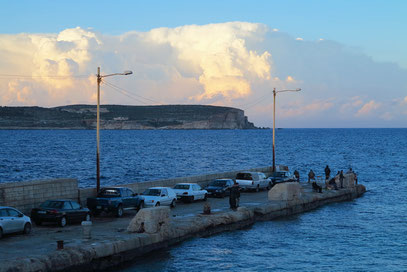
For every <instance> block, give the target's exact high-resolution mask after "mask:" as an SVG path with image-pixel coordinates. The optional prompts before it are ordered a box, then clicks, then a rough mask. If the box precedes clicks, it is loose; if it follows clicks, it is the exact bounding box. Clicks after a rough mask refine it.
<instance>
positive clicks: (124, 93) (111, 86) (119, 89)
mask: <svg viewBox="0 0 407 272" xmlns="http://www.w3.org/2000/svg"><path fill="white" fill-rule="evenodd" d="M102 82H103V83H104V84H105V85H106V86H108V87H110V88H111V89H112V90H113V91H116V92H119V93H121V94H123V95H125V96H127V97H129V98H131V99H133V100H135V101H137V102H139V103H141V104H144V105H148V104H150V103H147V102H145V101H143V100H141V99H139V98H137V97H136V96H135V95H133V94H131V93H129V92H127V91H126V90H124V89H121V88H118V87H116V86H115V85H113V84H111V83H109V82H106V81H105V80H102Z"/></svg>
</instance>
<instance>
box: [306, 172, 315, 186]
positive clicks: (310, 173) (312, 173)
mask: <svg viewBox="0 0 407 272" xmlns="http://www.w3.org/2000/svg"><path fill="white" fill-rule="evenodd" d="M311 179H312V180H315V173H314V171H312V169H311V170H310V171H309V173H308V183H309V182H310V181H311Z"/></svg>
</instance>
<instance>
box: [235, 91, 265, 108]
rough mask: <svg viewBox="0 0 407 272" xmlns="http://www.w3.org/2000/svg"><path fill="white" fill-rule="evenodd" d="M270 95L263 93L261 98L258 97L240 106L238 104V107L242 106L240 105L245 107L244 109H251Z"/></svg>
mask: <svg viewBox="0 0 407 272" xmlns="http://www.w3.org/2000/svg"><path fill="white" fill-rule="evenodd" d="M268 96H270V94H265V95H263V96H262V97H260V98H258V99H256V100H253V101H252V102H249V103H246V104H241V105H238V106H236V107H239V108H240V107H243V109H244V110H248V109H250V108H252V107H254V106H256V105H257V104H259V103H261V102H263V101H265V99H264V98H266V97H268Z"/></svg>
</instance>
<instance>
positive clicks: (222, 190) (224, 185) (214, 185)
mask: <svg viewBox="0 0 407 272" xmlns="http://www.w3.org/2000/svg"><path fill="white" fill-rule="evenodd" d="M233 183H234V182H233V180H232V179H215V180H213V181H211V182H210V183H209V184H208V186H207V187H206V188H205V190H207V191H208V195H209V196H217V197H225V196H226V195H229V194H230V188H231V187H232V186H233Z"/></svg>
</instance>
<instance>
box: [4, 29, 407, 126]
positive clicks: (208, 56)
mask: <svg viewBox="0 0 407 272" xmlns="http://www.w3.org/2000/svg"><path fill="white" fill-rule="evenodd" d="M298 40H302V38H298V39H296V38H295V37H292V36H290V35H289V34H287V33H284V32H281V31H279V30H278V29H275V28H272V27H268V26H266V25H263V24H256V23H246V22H229V23H221V24H208V25H200V26H198V25H186V26H180V27H176V28H157V29H152V30H150V31H147V32H139V31H131V32H127V33H124V34H122V35H117V36H112V35H105V34H103V33H99V32H97V31H94V30H91V29H83V28H80V27H77V28H72V29H65V30H62V31H61V32H60V33H44V34H24V33H23V34H15V35H9V34H7V35H6V34H0V59H1V60H2V61H1V62H0V104H2V105H39V106H56V105H64V104H72V103H95V93H96V80H95V76H94V74H95V73H96V68H97V67H98V66H100V67H101V69H102V73H103V74H109V73H115V72H121V71H123V70H132V71H133V73H134V74H133V75H132V76H128V77H111V78H106V79H105V80H106V82H108V83H111V84H115V85H118V86H120V87H122V88H124V89H125V90H128V91H129V94H130V96H128V95H127V96H125V95H123V94H122V93H121V92H119V91H118V90H117V89H114V88H110V87H111V86H110V87H109V85H107V84H105V85H102V103H117V104H154V103H155V104H157V103H163V104H174V103H177V104H178V103H203V104H214V105H226V106H236V107H240V108H243V109H247V110H248V113H249V116H254V117H253V118H254V119H253V118H252V117H250V119H251V120H253V121H255V122H256V124H259V125H262V126H270V125H272V123H271V115H270V114H263V113H264V112H268V111H269V110H270V108H271V106H272V104H271V103H272V96H271V95H270V93H271V90H272V89H273V88H276V89H277V90H283V89H296V88H302V91H301V92H300V93H295V94H290V95H288V94H286V93H282V94H279V96H278V105H277V109H278V111H279V113H280V116H281V117H283V118H285V119H286V120H287V126H290V124H295V119H298V118H302V119H303V120H305V119H306V118H309V119H310V120H318V122H320V121H321V120H325V121H326V123H327V124H328V123H332V120H334V121H335V120H336V121H341V122H353V121H354V120H355V119H363V120H366V118H369V116H372V118H373V117H383V118H382V120H383V122H385V121H392V122H393V121H394V122H396V121H397V122H399V123H400V122H401V124H406V121H404V119H400V118H398V117H397V116H400V113H404V112H405V105H406V104H407V97H406V96H405V93H406V91H407V90H406V86H407V71H406V70H403V69H401V68H400V67H398V66H397V65H396V64H392V63H377V62H374V61H373V60H372V59H371V58H370V57H368V56H366V55H365V54H363V52H361V51H357V50H355V49H353V48H349V47H347V46H345V45H342V44H339V43H336V42H334V41H329V40H322V39H321V40H317V41H314V42H313V41H307V42H305V41H304V42H298ZM6 75H11V76H6ZM16 75H25V76H29V77H21V76H16ZM78 75H79V77H78ZM262 97H264V99H259V98H262ZM401 97H402V98H401ZM145 98H149V99H145ZM400 98H401V100H400ZM392 99H393V100H394V99H396V100H397V101H398V102H393V100H392ZM322 113H323V114H322ZM390 116H392V118H389V117H390ZM290 120H293V122H292V123H290V122H289V121H290ZM320 123H321V124H322V123H323V122H322V121H321V122H320ZM406 125H407V124H406ZM343 126H347V125H346V123H344V125H343Z"/></svg>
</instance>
